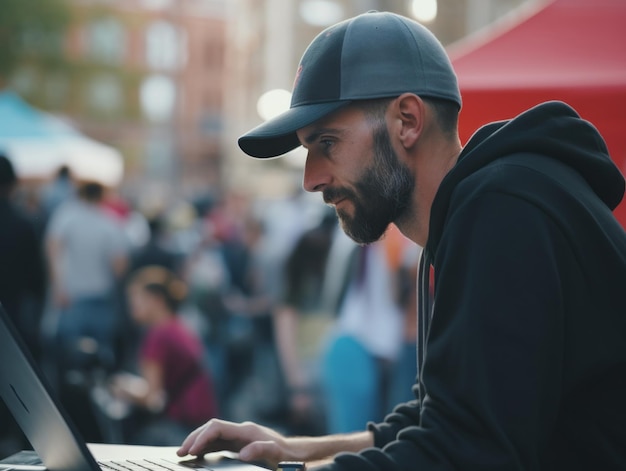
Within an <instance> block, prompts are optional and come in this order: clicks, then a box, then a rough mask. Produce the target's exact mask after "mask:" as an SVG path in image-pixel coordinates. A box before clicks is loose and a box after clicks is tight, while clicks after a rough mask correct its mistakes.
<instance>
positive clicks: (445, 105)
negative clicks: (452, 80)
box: [356, 96, 460, 136]
mask: <svg viewBox="0 0 626 471" xmlns="http://www.w3.org/2000/svg"><path fill="white" fill-rule="evenodd" d="M396 98H397V97H391V98H377V99H373V100H363V101H359V102H356V103H357V106H359V107H360V108H361V109H362V110H363V112H364V113H365V115H366V117H367V118H368V119H371V120H372V123H373V124H381V123H383V122H384V118H385V112H386V111H387V108H388V107H389V103H391V102H392V101H393V100H395V99H396ZM420 98H421V99H422V101H423V102H424V103H426V105H427V106H429V107H431V108H432V109H433V111H434V112H435V117H436V119H437V124H438V125H439V128H440V129H441V131H442V132H443V133H444V134H446V135H448V136H454V135H456V132H457V127H458V124H459V111H460V110H459V105H458V104H457V103H455V102H453V101H451V100H446V99H443V98H433V97H426V96H423V97H420Z"/></svg>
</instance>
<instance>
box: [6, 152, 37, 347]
mask: <svg viewBox="0 0 626 471" xmlns="http://www.w3.org/2000/svg"><path fill="white" fill-rule="evenodd" d="M17 185H18V179H17V175H16V174H15V169H14V168H13V164H12V163H11V161H10V160H9V159H8V158H7V157H6V156H4V155H0V303H2V305H3V306H4V308H5V310H6V312H7V313H8V314H9V316H10V317H11V320H12V321H13V323H14V324H15V326H16V327H17V329H18V331H19V332H20V334H21V335H22V337H23V339H24V341H25V342H26V344H27V345H28V347H29V349H30V351H31V353H33V355H34V356H35V358H38V357H39V353H40V352H39V323H40V320H41V319H40V318H41V312H42V307H43V302H44V297H45V292H46V275H45V263H44V257H43V253H42V250H41V246H40V243H39V239H38V237H37V231H36V229H35V226H34V224H33V222H32V221H31V220H30V219H29V218H27V217H26V216H25V215H24V214H23V213H22V211H20V210H19V209H18V207H17V206H16V205H15V204H14V203H13V202H12V200H11V195H12V194H13V191H14V190H15V189H16V187H17Z"/></svg>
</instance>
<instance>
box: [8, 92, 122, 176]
mask: <svg viewBox="0 0 626 471" xmlns="http://www.w3.org/2000/svg"><path fill="white" fill-rule="evenodd" d="M0 153H3V154H6V155H7V157H8V158H9V159H11V161H12V162H13V165H14V166H15V170H16V172H17V174H18V175H19V176H20V178H26V179H28V178H34V179H46V178H49V177H51V176H52V175H53V174H54V173H55V172H56V171H57V170H58V169H59V167H61V166H62V165H67V166H69V168H70V170H71V171H72V173H73V174H74V175H75V177H76V178H78V179H83V180H95V181H99V182H101V183H103V184H105V185H107V186H115V185H117V184H119V183H120V181H121V179H122V175H123V160H122V156H121V154H120V153H119V152H118V151H117V150H115V149H114V148H112V147H110V146H106V145H104V144H101V143H99V142H96V141H94V140H92V139H89V138H87V137H86V136H83V135H82V134H81V133H79V132H78V131H77V130H76V129H75V128H73V127H72V126H71V125H69V124H68V123H66V122H64V121H63V120H62V119H60V118H58V117H55V116H53V115H51V114H49V113H46V112H43V111H41V110H38V109H36V108H34V107H32V106H30V105H29V104H28V103H27V102H25V101H24V100H23V99H22V98H21V97H20V96H19V95H17V94H15V93H14V92H12V91H2V92H0Z"/></svg>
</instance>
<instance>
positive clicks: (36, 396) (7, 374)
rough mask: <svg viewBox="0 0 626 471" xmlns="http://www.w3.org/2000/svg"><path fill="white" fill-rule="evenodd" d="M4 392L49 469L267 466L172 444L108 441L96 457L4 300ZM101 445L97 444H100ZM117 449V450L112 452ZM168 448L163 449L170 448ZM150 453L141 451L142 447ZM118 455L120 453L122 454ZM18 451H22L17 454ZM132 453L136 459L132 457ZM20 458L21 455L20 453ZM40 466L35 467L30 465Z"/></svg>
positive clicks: (243, 470)
mask: <svg viewBox="0 0 626 471" xmlns="http://www.w3.org/2000/svg"><path fill="white" fill-rule="evenodd" d="M0 397H1V398H2V400H3V401H4V402H5V404H6V405H7V407H8V409H9V410H10V411H11V413H12V414H13V417H15V420H16V422H17V423H18V425H19V426H20V428H21V429H22V432H23V433H24V435H25V436H26V438H27V439H28V441H29V442H30V444H31V446H32V447H33V450H34V452H35V453H36V454H37V455H38V457H39V459H40V460H41V464H42V465H43V466H44V467H45V468H47V469H48V470H50V471H101V470H104V471H112V470H119V471H147V470H157V471H190V468H193V469H199V470H207V471H208V470H212V469H214V470H218V471H221V470H228V471H260V470H263V469H266V468H262V467H260V466H256V465H253V464H250V463H244V462H242V461H238V460H236V459H232V458H231V457H228V456H227V455H226V454H219V453H216V454H209V455H207V456H206V457H205V459H202V460H183V461H181V460H180V459H179V458H177V457H176V455H175V453H174V450H173V449H171V448H172V447H167V449H159V447H144V446H138V447H135V446H131V445H110V446H106V447H104V448H105V449H106V450H107V453H104V454H103V456H106V460H104V459H98V458H99V456H94V453H92V451H90V447H92V448H94V447H93V446H92V444H90V445H89V446H88V445H87V443H85V441H84V440H83V438H82V437H81V436H80V434H79V433H78V431H77V429H76V427H75V426H74V425H73V424H72V423H71V421H70V420H69V418H68V416H67V414H66V413H65V411H64V410H63V408H62V407H61V405H60V404H59V401H58V399H57V398H56V397H55V395H54V393H53V391H52V390H51V388H50V387H49V385H48V383H47V381H46V380H45V378H44V376H43V374H42V372H41V371H40V369H39V367H38V365H36V364H35V362H34V360H33V358H32V357H31V355H30V352H29V351H28V350H27V348H26V347H25V344H24V342H23V341H22V339H21V338H20V336H19V334H18V332H17V330H16V329H15V326H14V325H13V324H12V322H11V320H10V319H9V317H8V315H7V313H6V312H5V311H4V309H3V308H2V306H1V305H0ZM95 448H96V449H97V448H98V446H97V445H96V446H95ZM112 450H113V453H111V451H112ZM166 450H167V452H163V451H166ZM139 451H141V452H146V455H147V456H141V457H139V456H138V452H139ZM118 455H119V456H118ZM16 456H18V457H19V456H20V455H19V454H18V455H16ZM130 457H132V458H130ZM18 461H19V458H18ZM10 462H11V463H13V464H0V471H3V470H4V471H9V470H11V469H14V470H19V469H27V468H28V466H27V465H30V464H32V463H29V462H25V463H23V464H21V463H19V462H16V460H10ZM32 469H36V468H32Z"/></svg>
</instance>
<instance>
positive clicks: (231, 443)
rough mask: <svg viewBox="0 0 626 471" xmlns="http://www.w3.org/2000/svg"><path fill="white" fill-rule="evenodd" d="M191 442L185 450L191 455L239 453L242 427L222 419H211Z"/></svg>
mask: <svg viewBox="0 0 626 471" xmlns="http://www.w3.org/2000/svg"><path fill="white" fill-rule="evenodd" d="M196 432H197V434H195V435H194V437H191V438H190V440H189V446H188V448H187V449H186V450H185V451H186V452H187V453H188V454H190V455H195V456H201V455H204V454H205V453H209V452H212V451H221V450H229V451H239V449H240V448H241V444H240V442H239V440H240V439H241V426H240V425H238V424H235V423H232V422H227V421H225V420H220V419H211V420H209V421H208V422H207V423H206V424H204V425H203V426H202V427H201V428H200V429H199V430H197V431H196Z"/></svg>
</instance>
